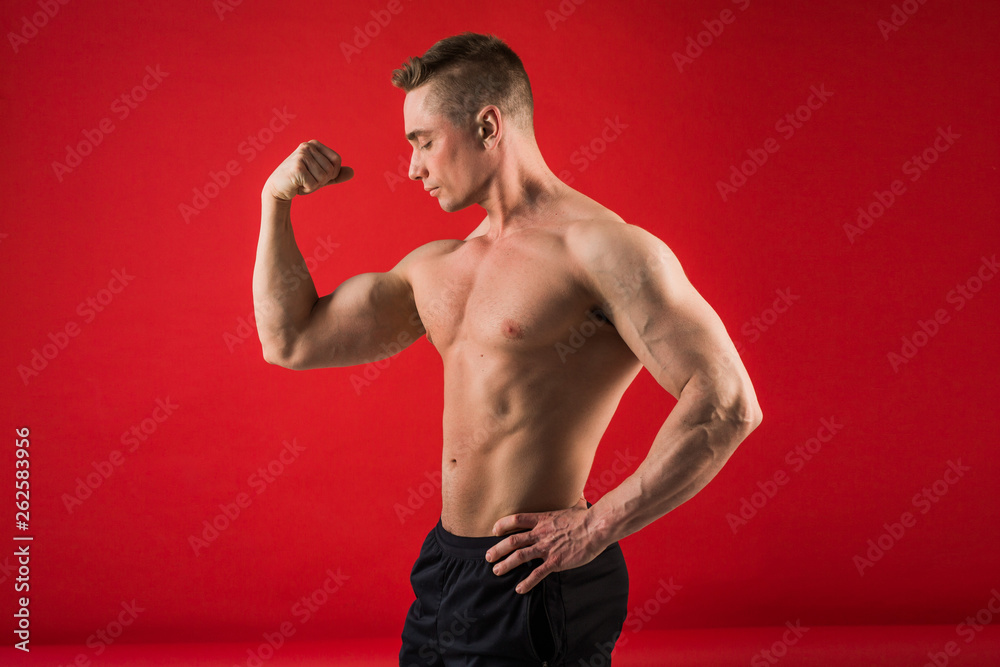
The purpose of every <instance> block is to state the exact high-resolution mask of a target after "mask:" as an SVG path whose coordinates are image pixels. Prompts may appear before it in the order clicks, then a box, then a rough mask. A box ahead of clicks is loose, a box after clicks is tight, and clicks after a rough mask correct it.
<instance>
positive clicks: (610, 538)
mask: <svg viewBox="0 0 1000 667" xmlns="http://www.w3.org/2000/svg"><path fill="white" fill-rule="evenodd" d="M601 500H603V498H602V499H601ZM600 505H601V501H598V502H597V503H596V504H594V505H592V506H591V507H590V508H589V509H588V510H587V532H588V533H589V534H590V536H591V539H592V540H593V541H594V544H595V545H596V546H597V547H598V548H599V551H604V549H605V548H606V547H608V546H609V545H611V544H612V543H614V542H616V541H618V539H619V538H618V535H617V532H616V531H615V524H614V523H613V522H612V521H611V518H610V516H609V514H608V512H606V508H604V507H601V506H600Z"/></svg>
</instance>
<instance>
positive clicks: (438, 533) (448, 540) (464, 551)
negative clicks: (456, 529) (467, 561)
mask: <svg viewBox="0 0 1000 667" xmlns="http://www.w3.org/2000/svg"><path fill="white" fill-rule="evenodd" d="M433 532H434V537H435V538H436V539H437V541H438V544H440V545H441V550H442V551H444V552H445V553H446V554H448V555H450V556H455V557H456V558H478V559H480V560H482V561H483V562H484V563H485V562H486V552H487V551H488V550H489V548H490V547H492V546H493V545H494V544H496V543H497V542H500V541H501V540H503V539H504V538H506V537H508V535H511V534H513V533H509V534H508V535H501V536H499V537H497V536H494V535H486V536H485V537H463V536H461V535H455V534H454V533H449V532H448V531H447V530H445V529H444V526H442V525H441V519H438V522H437V525H436V526H434V531H433Z"/></svg>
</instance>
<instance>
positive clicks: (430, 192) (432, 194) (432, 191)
mask: <svg viewBox="0 0 1000 667" xmlns="http://www.w3.org/2000/svg"><path fill="white" fill-rule="evenodd" d="M424 190H426V191H427V194H429V195H431V196H434V193H435V192H437V188H436V187H435V188H424Z"/></svg>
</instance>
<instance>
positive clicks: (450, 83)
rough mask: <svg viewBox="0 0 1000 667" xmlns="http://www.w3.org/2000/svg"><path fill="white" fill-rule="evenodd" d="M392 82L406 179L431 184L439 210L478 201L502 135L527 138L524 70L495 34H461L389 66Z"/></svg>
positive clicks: (527, 100)
mask: <svg viewBox="0 0 1000 667" xmlns="http://www.w3.org/2000/svg"><path fill="white" fill-rule="evenodd" d="M392 83H393V85H394V86H396V87H397V88H401V89H402V90H404V91H406V93H407V95H406V100H405V102H404V104H403V116H404V123H405V131H406V135H407V137H406V138H407V139H408V140H409V141H410V142H411V143H412V144H413V156H412V158H411V160H410V178H413V179H416V180H422V181H423V182H424V187H425V188H428V189H433V188H434V187H437V188H438V189H437V190H436V191H435V192H434V194H435V196H437V197H438V198H439V202H440V203H441V207H442V208H444V209H445V210H446V211H457V210H459V209H461V208H464V207H466V206H468V205H469V204H473V203H476V202H478V201H480V199H479V197H481V196H482V194H483V193H482V190H483V188H484V187H485V185H486V183H487V181H488V180H489V178H490V177H491V175H492V172H493V171H495V168H496V167H497V165H498V160H499V159H500V157H499V156H500V155H502V153H503V148H502V147H501V139H503V140H504V141H505V142H507V143H509V142H510V141H511V140H513V139H514V137H515V136H516V137H519V138H525V139H529V140H530V143H531V144H533V143H534V130H533V126H532V115H533V104H532V97H531V85H530V83H529V82H528V75H527V74H526V73H525V71H524V66H523V65H522V64H521V59H520V58H518V56H517V54H515V53H514V52H513V51H512V50H511V49H510V47H508V46H507V45H506V44H504V43H503V41H502V40H500V39H499V38H497V37H494V36H492V35H479V34H475V33H469V32H467V33H463V34H461V35H456V36H454V37H448V38H447V39H443V40H441V41H440V42H438V43H436V44H435V45H434V46H432V47H431V48H430V49H428V50H427V52H426V53H424V55H422V56H420V57H418V58H410V59H409V60H408V61H407V62H406V63H405V64H404V65H403V66H402V67H401V68H400V69H397V70H395V71H394V72H393V73H392ZM504 135H507V138H506V139H504Z"/></svg>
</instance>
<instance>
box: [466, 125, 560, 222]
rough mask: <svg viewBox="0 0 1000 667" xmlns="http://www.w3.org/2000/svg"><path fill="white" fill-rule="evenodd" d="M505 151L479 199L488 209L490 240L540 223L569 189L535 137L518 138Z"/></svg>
mask: <svg viewBox="0 0 1000 667" xmlns="http://www.w3.org/2000/svg"><path fill="white" fill-rule="evenodd" d="M502 150H503V153H502V154H501V155H499V156H498V166H497V170H496V174H495V175H494V177H493V178H492V179H490V181H489V182H488V183H487V186H486V194H485V197H484V198H483V199H482V200H481V201H480V202H479V205H480V206H482V207H483V208H484V209H486V217H487V220H488V221H489V229H488V230H487V231H486V236H487V237H488V238H491V239H496V238H500V237H501V236H504V235H506V234H508V233H510V232H511V231H514V230H516V229H521V228H524V227H529V226H531V225H532V224H535V223H537V222H538V221H539V220H540V219H541V218H543V217H544V216H545V215H546V214H547V213H548V212H550V211H551V210H552V207H553V204H554V203H556V202H557V201H558V200H559V199H561V197H562V196H563V195H564V194H565V191H566V188H567V186H566V184H565V183H563V182H562V181H561V180H559V177H558V176H556V175H555V174H554V173H553V172H552V170H551V169H549V167H548V165H547V164H545V159H544V158H543V157H542V154H541V152H540V151H539V150H538V145H537V144H536V143H535V140H534V137H530V138H522V137H519V141H518V142H508V145H507V146H505V147H504V148H503V149H502Z"/></svg>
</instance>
